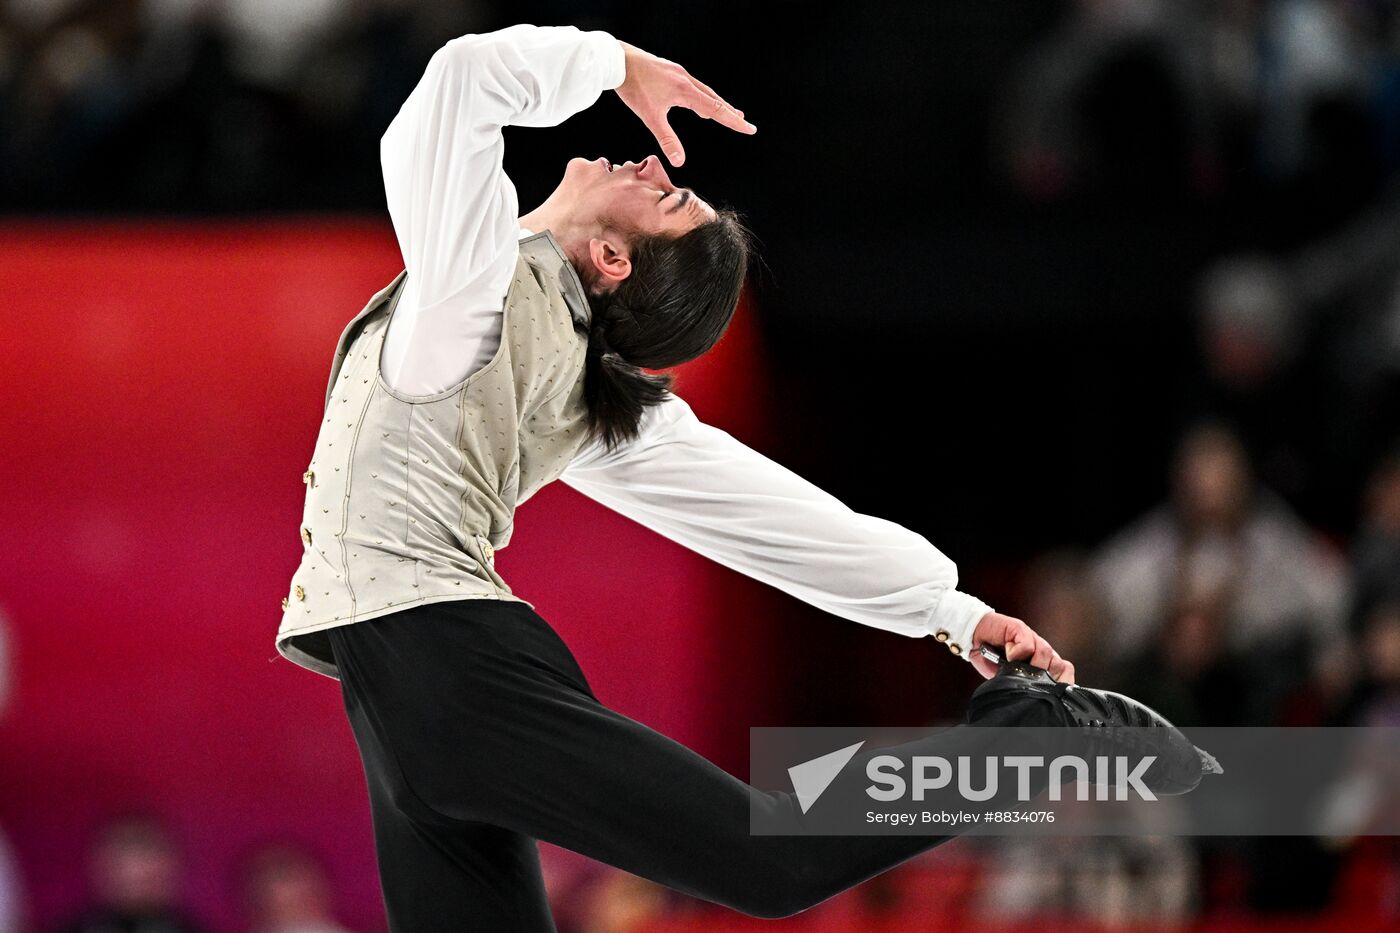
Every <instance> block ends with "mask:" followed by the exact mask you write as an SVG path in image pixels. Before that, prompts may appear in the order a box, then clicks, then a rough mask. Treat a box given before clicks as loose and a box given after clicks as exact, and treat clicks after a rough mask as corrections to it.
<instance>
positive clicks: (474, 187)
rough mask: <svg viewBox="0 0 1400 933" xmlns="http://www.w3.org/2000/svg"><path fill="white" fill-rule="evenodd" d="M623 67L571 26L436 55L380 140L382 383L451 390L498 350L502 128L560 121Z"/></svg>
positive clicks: (451, 47) (497, 36) (505, 236)
mask: <svg viewBox="0 0 1400 933" xmlns="http://www.w3.org/2000/svg"><path fill="white" fill-rule="evenodd" d="M625 71H626V67H625V61H624V54H623V50H622V46H621V44H620V43H619V42H618V41H617V40H616V39H614V38H613V37H612V36H610V35H608V34H607V33H605V32H581V31H580V30H578V29H576V28H574V27H573V26H529V25H520V26H511V27H510V28H508V29H502V30H499V31H497V32H492V33H486V34H484V35H468V36H462V37H460V38H457V39H453V40H452V41H451V42H449V43H447V44H446V45H445V46H443V47H442V48H441V49H439V50H438V51H437V52H436V53H435V54H434V55H433V57H432V60H431V61H430V62H429V63H428V67H427V70H426V71H425V72H424V74H423V77H422V78H421V79H420V80H419V82H418V85H417V86H416V87H415V88H414V89H413V92H412V93H411V94H410V95H409V97H408V99H407V100H406V101H405V102H404V104H403V107H402V108H401V109H400V110H399V113H398V115H397V116H396V117H395V118H394V120H393V122H392V123H391V124H390V125H389V128H388V130H387V131H385V133H384V136H383V138H382V139H381V140H380V152H379V154H380V164H381V166H382V168H383V172H384V193H385V195H386V197H387V199H388V205H389V216H390V218H391V219H392V221H393V224H394V234H395V236H396V237H397V238H398V242H399V249H400V251H401V252H402V253H403V261H404V266H405V267H406V268H407V270H408V278H407V281H406V282H405V283H404V291H403V294H402V295H401V296H400V298H399V303H398V307H397V308H396V309H395V311H394V317H393V320H392V322H391V324H390V327H389V332H388V334H386V335H385V347H384V377H385V379H386V380H387V381H388V382H389V384H390V385H391V386H393V387H394V388H396V389H399V390H400V391H403V392H406V393H409V394H412V395H424V394H429V393H432V392H438V391H441V390H443V389H446V388H449V387H450V386H452V385H455V384H456V383H458V382H460V381H461V380H462V378H464V377H465V376H466V375H467V374H468V372H469V371H470V370H472V369H474V368H476V367H477V366H478V365H479V364H480V363H483V362H485V361H486V360H489V359H490V356H491V354H492V353H493V352H494V350H495V347H496V346H498V345H499V340H500V318H501V313H502V309H503V306H504V302H505V296H506V293H507V291H508V290H509V287H510V281H511V277H512V276H513V274H514V271H515V263H516V259H517V257H518V255H519V247H518V245H517V237H518V235H519V217H520V209H519V203H518V201H517V199H516V193H515V186H514V185H513V184H511V181H510V179H509V178H508V177H506V174H505V171H504V168H503V162H502V160H503V157H504V153H505V143H504V140H503V138H502V135H501V129H502V127H505V126H553V125H555V124H558V123H562V122H563V121H564V120H566V119H568V118H569V117H570V116H571V115H573V114H575V113H578V112H579V111H580V110H583V109H585V108H587V107H588V106H590V105H591V104H592V103H593V102H594V101H596V100H597V99H598V97H599V95H600V94H602V93H603V91H604V90H607V89H609V88H615V87H617V86H618V85H619V84H621V83H622V80H623V77H624V76H625ZM483 357H484V359H483Z"/></svg>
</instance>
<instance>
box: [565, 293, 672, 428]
mask: <svg viewBox="0 0 1400 933" xmlns="http://www.w3.org/2000/svg"><path fill="white" fill-rule="evenodd" d="M604 330H606V325H605V324H601V323H600V322H599V321H598V319H597V318H596V317H595V318H594V323H593V326H592V327H591V328H590V329H589V332H588V354H587V356H586V357H584V364H583V366H584V370H583V372H584V375H583V398H584V401H585V403H586V404H587V405H588V422H589V429H590V431H591V432H592V434H593V435H594V436H599V437H602V438H603V441H604V442H605V443H606V444H607V446H608V448H609V449H612V448H613V447H616V446H617V445H618V444H620V443H622V442H623V441H627V440H631V439H632V438H634V437H636V436H637V429H638V428H639V427H640V426H641V421H642V412H644V411H646V409H647V408H649V407H651V406H652V405H657V404H660V403H661V402H663V401H665V400H666V395H667V393H668V392H669V391H670V389H671V382H672V377H671V376H669V375H662V374H658V373H648V372H646V371H644V370H643V369H642V368H641V367H640V366H634V365H633V364H631V363H629V362H627V361H626V360H624V359H623V358H622V357H621V356H619V355H618V354H617V353H616V352H614V351H613V350H612V348H611V347H610V346H609V345H608V342H607V338H606V336H604V333H603V331H604Z"/></svg>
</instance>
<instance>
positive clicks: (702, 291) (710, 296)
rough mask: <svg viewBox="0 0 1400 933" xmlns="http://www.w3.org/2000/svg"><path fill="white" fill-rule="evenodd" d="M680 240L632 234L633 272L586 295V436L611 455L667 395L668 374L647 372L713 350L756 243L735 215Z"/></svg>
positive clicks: (736, 298) (729, 213) (718, 219)
mask: <svg viewBox="0 0 1400 933" xmlns="http://www.w3.org/2000/svg"><path fill="white" fill-rule="evenodd" d="M717 215H718V216H717V217H716V219H714V220H712V221H709V222H707V223H703V224H701V225H700V226H698V227H696V228H695V229H693V230H691V231H689V232H688V233H684V234H682V235H680V236H678V237H672V236H666V235H637V236H635V237H634V238H633V239H632V241H631V243H630V244H629V246H630V253H631V259H632V271H631V273H630V274H629V275H628V276H627V278H625V279H623V280H622V282H621V283H620V284H619V285H618V286H617V287H616V288H615V289H613V290H612V291H610V292H606V293H598V294H590V295H589V296H588V301H589V305H590V306H591V308H592V324H591V325H590V327H589V331H588V356H587V361H586V363H585V369H584V383H583V393H584V399H585V400H586V402H587V404H588V427H589V432H590V436H591V437H593V438H602V439H603V440H604V442H605V443H606V444H607V446H608V448H609V449H611V448H613V447H615V446H617V445H618V444H619V443H621V442H623V441H626V440H631V439H632V438H634V437H636V436H637V431H638V428H639V427H640V425H641V420H642V413H643V412H645V411H646V409H647V408H649V407H650V406H652V405H656V404H658V403H660V402H662V401H664V400H665V399H666V396H667V394H668V393H669V391H670V388H671V381H672V377H671V376H670V375H667V374H663V373H648V372H645V371H644V370H645V369H665V368H668V367H671V366H678V365H680V364H681V363H685V362H687V361H689V360H693V359H695V358H696V357H697V356H700V355H701V354H702V353H704V352H705V351H706V350H708V349H710V348H711V347H713V346H714V345H715V344H716V343H717V342H718V341H719V338H720V337H721V336H723V335H724V331H725V328H727V327H728V326H729V321H730V319H731V318H733V316H734V309H735V307H736V306H737V305H738V303H739V293H740V291H741V290H742V289H743V286H744V276H745V275H746V274H747V271H748V262H749V250H750V248H751V243H752V238H751V235H750V233H749V231H748V229H747V228H746V227H745V226H744V225H743V223H742V222H741V221H740V220H739V215H738V214H736V213H735V212H734V211H730V210H721V211H718V212H717Z"/></svg>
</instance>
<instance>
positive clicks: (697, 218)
mask: <svg viewBox="0 0 1400 933" xmlns="http://www.w3.org/2000/svg"><path fill="white" fill-rule="evenodd" d="M553 197H558V198H560V199H561V201H562V202H563V203H565V204H567V205H568V206H569V210H570V213H571V214H572V215H573V216H574V217H576V218H578V219H579V221H580V222H581V223H582V224H585V225H592V226H595V227H596V228H597V229H598V231H599V232H604V231H607V230H613V231H618V230H620V231H624V232H628V233H634V234H643V235H653V236H654V235H658V234H659V235H666V236H680V235H681V234H684V233H689V232H690V231H691V230H693V229H695V228H696V227H697V226H699V225H700V224H702V223H707V222H709V221H712V220H714V219H715V216H716V215H715V210H714V208H713V207H711V206H710V205H709V204H707V203H705V201H704V200H703V199H701V198H700V197H699V196H698V195H696V194H695V192H694V191H692V190H690V189H689V188H678V187H676V186H675V185H674V184H673V183H672V182H671V179H670V177H669V176H667V174H666V170H665V169H664V168H663V167H662V165H661V160H660V159H658V158H657V157H656V156H654V155H650V156H647V157H646V158H645V159H643V160H642V161H640V162H623V163H622V164H620V165H619V164H616V163H613V162H609V161H608V160H607V159H582V158H579V159H570V160H569V164H568V167H567V168H566V169H565V171H564V178H563V180H562V181H561V182H560V183H559V189H558V190H557V191H556V192H555V195H554V196H553Z"/></svg>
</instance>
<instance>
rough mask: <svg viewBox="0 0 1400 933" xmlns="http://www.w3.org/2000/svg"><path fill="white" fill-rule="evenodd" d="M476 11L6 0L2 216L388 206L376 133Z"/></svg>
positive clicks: (288, 0) (312, 3)
mask: <svg viewBox="0 0 1400 933" xmlns="http://www.w3.org/2000/svg"><path fill="white" fill-rule="evenodd" d="M480 8H481V4H478V3H471V2H464V3H414V2H403V0H5V2H3V3H0V210H11V211H14V210H21V211H23V210H44V211H53V210H80V211H85V212H89V211H101V210H111V209H130V210H140V211H143V212H152V211H163V210H180V211H200V210H257V209H260V208H266V207H276V208H279V209H297V208H306V207H317V208H337V207H370V206H378V205H379V204H381V203H382V195H381V193H380V179H379V174H378V168H379V166H378V158H377V148H376V144H377V141H378V138H379V135H380V134H381V133H382V132H383V129H384V127H385V126H387V125H388V122H389V120H390V119H392V117H393V115H394V113H396V112H397V110H398V107H399V104H400V103H401V102H402V101H403V99H404V98H405V97H406V96H407V95H408V91H409V90H411V89H412V87H413V85H414V83H416V81H417V79H418V76H419V75H420V74H421V71H422V67H423V64H424V62H426V60H427V57H428V56H429V55H430V54H431V52H432V51H433V50H434V49H436V48H437V47H438V46H440V45H441V44H442V43H443V42H444V41H445V40H446V39H448V38H451V37H452V36H454V35H460V34H462V33H465V32H470V31H473V29H474V28H475V26H476V23H477V21H478V16H479V14H480Z"/></svg>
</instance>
